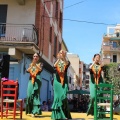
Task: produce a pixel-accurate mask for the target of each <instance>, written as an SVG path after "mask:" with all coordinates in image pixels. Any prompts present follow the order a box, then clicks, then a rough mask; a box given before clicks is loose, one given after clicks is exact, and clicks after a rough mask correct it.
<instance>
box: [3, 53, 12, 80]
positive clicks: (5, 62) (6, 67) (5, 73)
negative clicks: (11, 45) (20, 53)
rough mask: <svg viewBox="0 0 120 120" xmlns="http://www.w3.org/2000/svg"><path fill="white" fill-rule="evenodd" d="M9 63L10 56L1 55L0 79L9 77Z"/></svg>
mask: <svg viewBox="0 0 120 120" xmlns="http://www.w3.org/2000/svg"><path fill="white" fill-rule="evenodd" d="M9 63H10V55H3V59H2V64H1V77H2V78H3V77H5V78H8V77H9Z"/></svg>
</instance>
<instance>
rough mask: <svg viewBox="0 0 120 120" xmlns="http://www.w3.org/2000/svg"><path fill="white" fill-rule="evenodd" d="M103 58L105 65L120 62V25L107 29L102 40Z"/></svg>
mask: <svg viewBox="0 0 120 120" xmlns="http://www.w3.org/2000/svg"><path fill="white" fill-rule="evenodd" d="M101 58H102V61H103V63H104V64H109V63H110V62H117V63H119V62H120V24H117V25H116V26H113V27H107V33H106V34H105V35H104V36H103V40H102V46H101Z"/></svg>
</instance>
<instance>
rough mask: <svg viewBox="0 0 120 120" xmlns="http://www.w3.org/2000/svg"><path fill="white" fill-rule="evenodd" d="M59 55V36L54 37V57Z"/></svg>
mask: <svg viewBox="0 0 120 120" xmlns="http://www.w3.org/2000/svg"><path fill="white" fill-rule="evenodd" d="M56 55H57V36H56V35H55V36H54V57H56Z"/></svg>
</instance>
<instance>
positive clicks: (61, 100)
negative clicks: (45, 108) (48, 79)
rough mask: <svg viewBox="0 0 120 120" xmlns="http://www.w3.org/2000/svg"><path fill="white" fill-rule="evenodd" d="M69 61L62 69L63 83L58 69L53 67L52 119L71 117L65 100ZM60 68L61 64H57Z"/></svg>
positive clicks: (60, 119)
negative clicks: (63, 69)
mask: <svg viewBox="0 0 120 120" xmlns="http://www.w3.org/2000/svg"><path fill="white" fill-rule="evenodd" d="M69 65H70V63H69V64H68V65H67V66H66V68H65V71H64V83H63V85H62V84H61V82H60V76H59V73H58V71H57V70H56V68H55V74H54V82H53V89H54V101H53V104H52V115H51V119H52V120H57V119H59V120H62V119H66V118H68V119H71V115H70V110H69V107H68V100H67V91H68V79H67V69H68V67H69ZM59 67H61V68H60V69H62V67H63V66H62V65H61V66H59Z"/></svg>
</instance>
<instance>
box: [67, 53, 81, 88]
mask: <svg viewBox="0 0 120 120" xmlns="http://www.w3.org/2000/svg"><path fill="white" fill-rule="evenodd" d="M67 57H68V59H69V61H70V63H71V66H72V67H73V69H74V71H75V75H74V76H75V77H74V78H73V79H74V84H75V85H74V88H75V89H80V88H81V83H82V82H81V80H82V79H81V76H80V73H81V69H80V58H79V56H78V55H77V54H73V53H68V54H67Z"/></svg>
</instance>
